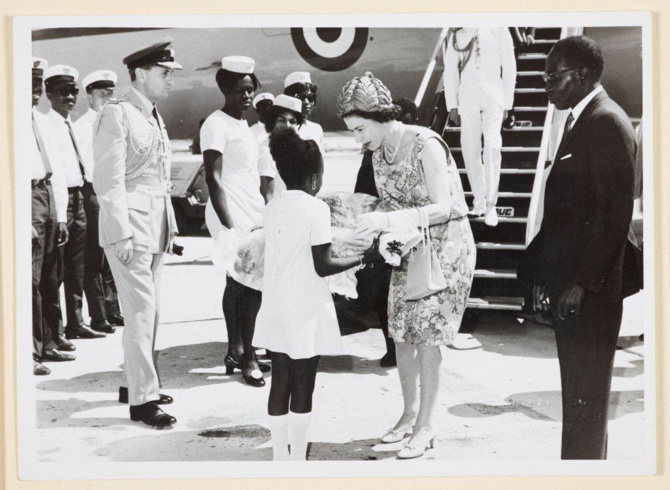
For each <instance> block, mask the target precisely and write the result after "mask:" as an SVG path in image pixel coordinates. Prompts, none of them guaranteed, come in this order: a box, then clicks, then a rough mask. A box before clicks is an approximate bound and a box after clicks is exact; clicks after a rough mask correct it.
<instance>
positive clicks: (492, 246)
mask: <svg viewBox="0 0 670 490" xmlns="http://www.w3.org/2000/svg"><path fill="white" fill-rule="evenodd" d="M477 248H478V249H481V250H526V245H525V244H523V243H493V242H479V243H478V244H477Z"/></svg>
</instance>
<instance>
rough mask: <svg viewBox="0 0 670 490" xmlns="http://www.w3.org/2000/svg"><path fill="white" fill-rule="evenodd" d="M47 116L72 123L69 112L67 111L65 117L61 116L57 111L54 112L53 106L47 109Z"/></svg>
mask: <svg viewBox="0 0 670 490" xmlns="http://www.w3.org/2000/svg"><path fill="white" fill-rule="evenodd" d="M49 116H51V119H53V120H55V121H67V122H69V123H70V124H72V118H71V117H70V114H69V113H68V115H67V117H63V116H61V115H60V114H59V113H58V112H56V111H55V110H54V109H53V108H51V109H49Z"/></svg>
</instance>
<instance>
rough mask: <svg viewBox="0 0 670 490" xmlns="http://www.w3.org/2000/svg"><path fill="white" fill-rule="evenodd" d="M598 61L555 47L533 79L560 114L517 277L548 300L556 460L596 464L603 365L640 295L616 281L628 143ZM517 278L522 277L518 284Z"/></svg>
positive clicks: (574, 47)
mask: <svg viewBox="0 0 670 490" xmlns="http://www.w3.org/2000/svg"><path fill="white" fill-rule="evenodd" d="M603 67H604V61H603V57H602V53H601V51H600V48H599V47H598V45H597V44H596V43H595V42H594V41H593V40H592V39H589V38H587V37H584V36H573V37H568V38H565V39H561V40H560V41H558V42H557V43H556V45H555V46H554V47H553V48H552V50H551V52H550V53H549V56H548V57H547V61H546V68H545V69H546V74H544V75H543V79H544V81H545V89H546V91H547V94H548V96H549V101H550V102H551V103H553V104H554V105H555V106H556V108H557V109H559V110H569V111H570V112H569V114H568V117H567V120H566V125H565V129H564V134H563V137H562V140H561V143H560V145H559V147H558V150H557V152H556V156H555V158H554V163H553V166H552V168H551V170H550V174H549V177H548V179H547V184H546V190H545V197H544V217H543V220H542V226H541V228H540V231H539V232H538V234H537V236H536V237H535V239H534V240H533V241H532V242H531V244H530V245H529V246H528V249H527V252H526V262H525V269H526V270H525V273H526V275H525V277H526V278H528V277H529V276H533V278H534V285H535V287H536V290H538V289H542V290H543V292H542V295H543V297H545V298H547V299H548V303H549V305H550V307H551V312H552V316H553V320H554V328H555V335H556V343H557V349H558V360H559V363H560V371H561V387H562V398H563V435H562V447H561V458H562V459H605V458H606V456H607V411H608V405H609V395H610V388H611V381H612V364H613V361H614V352H615V348H616V342H617V338H618V335H619V329H620V326H621V317H622V311H623V299H624V298H625V297H626V296H628V295H630V294H633V293H634V292H636V291H637V290H639V288H640V286H641V285H640V284H639V281H638V280H637V279H638V277H637V275H635V274H630V273H628V272H626V273H624V271H625V268H624V256H626V257H629V255H628V254H629V248H630V247H632V245H631V244H629V243H628V240H627V234H628V228H629V225H630V222H631V214H632V210H633V183H634V178H633V161H634V159H635V148H636V144H635V136H634V133H633V127H632V125H631V123H630V120H629V119H628V116H627V115H626V113H625V112H624V111H623V109H621V107H619V105H617V104H616V102H614V101H613V100H612V99H610V98H609V96H608V95H607V92H605V90H604V89H603V87H602V86H601V85H600V77H601V75H602V72H603ZM519 277H524V276H523V275H520V276H519Z"/></svg>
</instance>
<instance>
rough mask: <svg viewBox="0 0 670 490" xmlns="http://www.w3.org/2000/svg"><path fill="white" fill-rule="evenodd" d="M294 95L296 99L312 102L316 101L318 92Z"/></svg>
mask: <svg viewBox="0 0 670 490" xmlns="http://www.w3.org/2000/svg"><path fill="white" fill-rule="evenodd" d="M293 97H295V98H296V99H300V100H302V101H303V102H305V101H307V102H309V103H311V104H313V103H314V102H316V94H305V95H301V94H295V95H294V96H293Z"/></svg>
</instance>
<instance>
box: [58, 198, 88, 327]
mask: <svg viewBox="0 0 670 490" xmlns="http://www.w3.org/2000/svg"><path fill="white" fill-rule="evenodd" d="M67 231H68V233H69V236H70V237H69V239H68V242H67V243H66V244H65V245H64V246H63V247H61V249H62V255H63V282H64V284H65V309H66V313H67V326H69V327H77V326H79V325H83V324H84V315H83V313H82V307H83V302H84V270H85V266H86V213H85V212H84V193H83V187H68V205H67Z"/></svg>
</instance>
